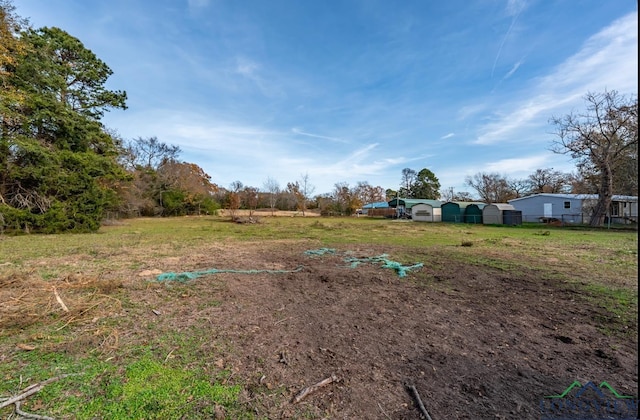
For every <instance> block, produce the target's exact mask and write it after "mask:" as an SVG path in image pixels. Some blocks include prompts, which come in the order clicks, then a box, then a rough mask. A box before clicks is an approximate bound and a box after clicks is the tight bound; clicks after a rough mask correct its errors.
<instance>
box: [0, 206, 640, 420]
mask: <svg viewBox="0 0 640 420" xmlns="http://www.w3.org/2000/svg"><path fill="white" fill-rule="evenodd" d="M637 250H638V236H637V232H621V231H607V230H598V231H594V230H570V229H562V228H554V227H548V226H542V225H541V226H535V227H526V226H525V227H495V226H482V225H462V224H442V223H440V224H427V223H415V222H407V221H391V220H382V219H370V218H364V217H360V218H323V217H274V218H271V217H261V218H260V219H259V223H251V224H238V223H231V222H229V221H228V219H226V218H224V217H189V218H175V219H135V220H126V221H122V222H120V223H117V224H113V225H110V226H104V227H103V228H101V230H100V231H99V232H98V233H96V234H85V235H47V236H35V235H34V236H0V397H4V398H7V397H12V396H17V395H20V394H21V393H23V392H24V391H25V389H26V388H28V387H29V386H30V385H33V384H37V383H40V382H42V381H45V380H47V379H50V378H54V379H56V380H55V381H53V382H51V383H48V384H46V385H45V386H43V387H42V389H40V390H38V392H35V393H33V394H31V395H28V396H25V397H24V398H23V399H22V400H21V405H20V409H21V410H23V411H26V412H30V413H37V414H40V415H47V416H52V417H55V418H61V419H93V418H105V419H107V418H108V419H143V418H144V419H174V418H175V419H181V418H184V419H200V418H229V419H236V418H247V419H251V418H256V419H263V418H269V419H277V418H329V419H343V418H349V419H356V418H357V419H378V418H379V419H388V418H391V419H418V418H420V409H419V407H418V405H417V403H416V401H415V399H414V398H412V394H411V393H409V392H408V391H407V387H408V386H410V385H413V386H414V387H415V389H416V390H417V391H418V393H419V395H420V397H421V399H422V402H423V403H424V405H425V407H426V409H427V410H428V412H429V414H430V416H431V418H432V419H433V420H442V419H456V418H466V419H485V418H486V419H499V418H503V419H537V418H540V408H539V407H540V403H541V400H543V398H544V397H545V396H550V395H558V394H560V393H562V392H563V391H564V390H565V389H566V388H567V387H568V386H569V385H570V384H571V383H573V382H574V381H576V380H577V381H580V382H581V383H582V384H585V383H587V382H589V381H592V382H594V383H597V384H600V383H601V382H602V381H606V382H607V383H608V384H610V385H611V386H612V387H613V388H615V389H616V390H617V392H618V393H619V394H622V395H626V396H635V397H636V398H637V395H638V388H637V384H638V362H637V356H638V331H637V326H638V325H637V314H638V303H637V302H638V300H637V293H638V289H637V283H638V280H637V277H638V263H637V257H638V255H637ZM381 255H386V257H383V258H380V259H377V260H376V259H375V258H374V257H380V256H381ZM384 261H386V262H389V263H392V262H393V263H397V264H396V265H395V267H396V268H398V269H400V270H402V269H403V268H409V267H411V268H410V269H408V270H407V271H406V276H404V277H401V276H400V275H398V272H397V271H396V270H395V269H393V267H391V268H385V267H383V266H382V264H383V263H384ZM181 273H182V274H181ZM189 277H192V278H189ZM66 374H71V376H64V377H62V376H61V375H66ZM326 378H333V379H332V381H331V383H328V384H325V385H323V386H321V387H319V388H317V389H311V391H314V392H310V393H309V394H306V395H304V396H303V398H301V399H300V400H299V401H296V399H295V397H296V396H297V395H299V393H300V392H301V391H303V390H304V389H305V388H306V387H309V386H311V385H313V384H316V383H318V382H320V381H321V380H323V379H326ZM2 401H3V400H2V399H0V407H2V404H3V403H2ZM15 408H16V406H15V404H10V405H8V406H6V407H4V408H0V418H18V417H17V416H16V414H15V412H14V410H15Z"/></svg>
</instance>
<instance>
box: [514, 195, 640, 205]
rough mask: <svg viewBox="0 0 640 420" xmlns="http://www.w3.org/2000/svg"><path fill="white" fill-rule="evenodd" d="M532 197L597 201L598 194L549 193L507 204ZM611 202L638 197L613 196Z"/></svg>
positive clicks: (516, 199)
mask: <svg viewBox="0 0 640 420" xmlns="http://www.w3.org/2000/svg"><path fill="white" fill-rule="evenodd" d="M532 197H555V198H565V199H567V200H597V199H598V197H599V195H598V194H551V193H541V194H532V195H528V196H526V197H520V198H514V199H513V200H509V203H512V202H514V201H520V200H527V199H530V198H532ZM611 199H612V200H613V201H626V202H628V203H630V202H631V203H633V202H637V201H638V196H635V195H614V196H613V197H611Z"/></svg>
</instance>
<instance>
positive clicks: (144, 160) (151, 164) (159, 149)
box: [121, 137, 181, 170]
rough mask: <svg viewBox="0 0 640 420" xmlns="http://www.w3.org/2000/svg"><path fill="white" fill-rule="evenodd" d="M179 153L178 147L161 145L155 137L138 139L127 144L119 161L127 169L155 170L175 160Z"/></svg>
mask: <svg viewBox="0 0 640 420" xmlns="http://www.w3.org/2000/svg"><path fill="white" fill-rule="evenodd" d="M180 153H181V150H180V147H178V146H175V145H169V144H166V143H163V142H161V141H160V140H158V138H157V137H149V138H146V139H145V138H142V137H138V138H137V139H134V140H132V141H130V142H128V143H127V145H126V146H125V150H124V154H123V156H122V157H121V159H122V160H123V164H124V165H125V167H127V168H128V169H136V168H141V169H153V170H157V169H158V168H159V167H160V166H161V165H163V164H165V163H167V162H169V161H171V160H177V159H178V156H179V155H180Z"/></svg>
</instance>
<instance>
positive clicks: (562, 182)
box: [527, 168, 569, 194]
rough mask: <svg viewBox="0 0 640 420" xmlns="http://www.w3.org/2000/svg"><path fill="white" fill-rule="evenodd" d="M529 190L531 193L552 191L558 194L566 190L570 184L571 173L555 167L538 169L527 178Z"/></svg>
mask: <svg viewBox="0 0 640 420" xmlns="http://www.w3.org/2000/svg"><path fill="white" fill-rule="evenodd" d="M527 181H528V183H529V192H530V193H531V194H541V193H551V194H558V193H562V192H565V191H566V190H567V187H568V186H569V175H568V174H565V173H563V172H560V171H554V170H553V168H545V169H536V171H535V172H534V173H532V174H531V175H529V177H528V178H527Z"/></svg>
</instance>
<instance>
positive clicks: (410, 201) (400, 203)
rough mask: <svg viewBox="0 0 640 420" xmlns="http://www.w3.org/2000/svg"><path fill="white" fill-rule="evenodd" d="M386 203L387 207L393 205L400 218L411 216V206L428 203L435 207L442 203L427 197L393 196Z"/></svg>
mask: <svg viewBox="0 0 640 420" xmlns="http://www.w3.org/2000/svg"><path fill="white" fill-rule="evenodd" d="M388 203H389V207H393V208H395V209H396V210H397V215H398V216H397V217H400V218H412V217H413V206H415V205H417V204H430V205H431V206H437V207H439V206H440V205H441V204H442V202H441V201H440V200H430V199H427V198H394V199H393V200H391V201H389V202H388Z"/></svg>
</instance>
